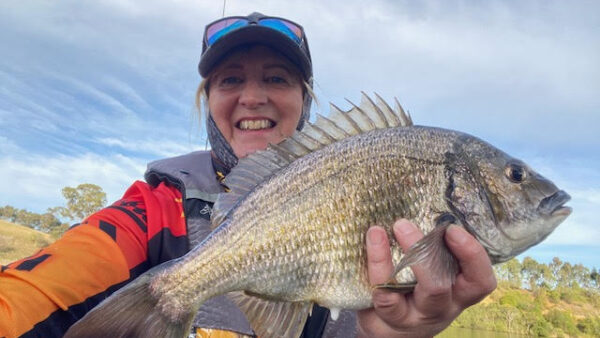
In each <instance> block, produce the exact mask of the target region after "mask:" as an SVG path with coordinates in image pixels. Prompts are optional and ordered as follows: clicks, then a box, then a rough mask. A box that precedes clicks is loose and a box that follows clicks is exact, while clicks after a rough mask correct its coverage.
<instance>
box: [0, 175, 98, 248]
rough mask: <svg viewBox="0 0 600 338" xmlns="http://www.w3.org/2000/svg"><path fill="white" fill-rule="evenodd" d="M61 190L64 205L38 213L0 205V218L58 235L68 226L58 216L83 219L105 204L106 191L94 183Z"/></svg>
mask: <svg viewBox="0 0 600 338" xmlns="http://www.w3.org/2000/svg"><path fill="white" fill-rule="evenodd" d="M61 192H62V195H63V196H64V198H65V200H66V205H65V206H59V207H53V208H48V210H47V211H46V212H45V213H43V214H38V213H35V212H31V211H27V210H25V209H19V208H15V207H13V206H10V205H6V206H3V207H0V219H4V220H7V221H9V222H12V223H17V224H21V225H24V226H27V227H30V228H32V229H35V230H38V231H42V232H45V233H50V234H52V235H54V236H58V235H60V234H62V233H63V232H64V231H65V230H66V229H67V228H68V223H65V222H62V221H61V220H60V219H59V217H63V218H66V219H69V220H83V219H84V218H85V217H86V216H88V215H90V214H92V213H94V212H96V211H98V210H100V209H101V208H102V207H104V206H105V205H106V193H105V192H104V191H103V190H102V188H101V187H99V186H97V185H95V184H89V183H83V184H80V185H78V186H77V187H75V188H73V187H64V188H63V189H62V190H61Z"/></svg>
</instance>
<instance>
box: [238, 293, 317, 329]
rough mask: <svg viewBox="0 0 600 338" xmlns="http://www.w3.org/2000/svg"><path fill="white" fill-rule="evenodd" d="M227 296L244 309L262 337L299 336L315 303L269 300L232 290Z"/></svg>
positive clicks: (253, 326)
mask: <svg viewBox="0 0 600 338" xmlns="http://www.w3.org/2000/svg"><path fill="white" fill-rule="evenodd" d="M227 297H228V298H229V299H231V300H232V301H233V302H234V303H235V304H236V305H237V306H238V307H239V308H240V310H242V312H243V313H244V314H245V315H246V318H247V319H248V322H249V323H250V326H251V327H252V329H253V330H254V332H255V333H256V334H257V335H258V336H259V337H261V338H268V337H289V338H296V337H299V336H300V334H301V333H302V329H303V328H304V324H305V323H306V319H307V317H308V316H309V314H310V312H311V310H312V305H313V304H312V303H311V302H284V301H276V300H268V299H264V298H259V297H257V296H252V295H249V294H247V293H244V292H231V293H228V294H227Z"/></svg>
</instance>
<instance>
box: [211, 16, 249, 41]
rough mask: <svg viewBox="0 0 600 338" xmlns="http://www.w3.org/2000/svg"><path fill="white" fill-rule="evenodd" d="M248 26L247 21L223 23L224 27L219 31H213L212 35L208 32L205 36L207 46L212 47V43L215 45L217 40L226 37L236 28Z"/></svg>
mask: <svg viewBox="0 0 600 338" xmlns="http://www.w3.org/2000/svg"><path fill="white" fill-rule="evenodd" d="M247 25H248V21H247V20H242V19H240V20H236V21H234V22H227V21H225V22H224V25H223V26H222V28H221V29H217V30H214V31H213V32H212V33H213V34H210V33H211V32H208V33H209V34H207V37H206V39H207V42H208V45H209V46H210V45H212V44H213V43H215V42H216V41H217V40H219V39H220V38H222V37H223V36H224V35H227V34H228V33H229V32H231V31H233V30H236V29H238V28H241V27H244V26H247Z"/></svg>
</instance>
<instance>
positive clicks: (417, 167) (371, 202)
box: [67, 94, 571, 337]
mask: <svg viewBox="0 0 600 338" xmlns="http://www.w3.org/2000/svg"><path fill="white" fill-rule="evenodd" d="M225 184H226V185H227V186H228V187H229V188H230V189H231V192H229V193H225V194H222V195H221V196H220V197H219V199H218V200H217V202H216V203H215V205H214V209H213V215H212V220H211V221H212V224H213V226H214V227H215V230H214V231H213V232H212V233H211V234H210V235H209V236H208V237H207V238H206V239H205V240H204V241H203V242H202V243H201V244H199V245H198V246H197V247H195V248H194V249H193V250H191V251H190V252H189V253H188V254H187V255H185V256H183V257H181V258H179V259H176V260H172V261H169V262H166V263H164V264H162V265H159V266H157V267H155V268H153V269H151V270H150V271H148V272H146V273H145V274H143V275H142V276H140V277H138V278H137V279H136V280H134V281H133V282H131V283H130V284H129V285H127V286H125V287H124V288H122V289H120V290H119V291H117V292H116V293H115V294H113V295H112V296H111V297H109V298H108V299H106V300H105V301H103V302H102V303H101V304H99V305H98V306H97V307H96V308H94V309H93V310H92V311H90V312H89V313H88V314H87V315H86V316H85V317H84V318H83V319H81V320H80V321H79V322H77V323H76V324H75V325H74V326H73V327H72V328H71V330H70V331H69V332H68V334H67V336H72V337H91V336H102V337H108V336H110V337H130V336H144V337H185V336H187V335H188V332H189V330H190V326H191V322H192V320H193V318H194V315H195V314H196V312H197V311H198V308H199V307H200V305H201V304H202V303H203V302H204V301H206V300H207V299H210V298H211V297H215V296H217V295H221V294H228V295H229V296H230V297H231V298H232V299H233V300H234V301H236V303H237V304H238V306H239V307H240V309H241V310H242V311H243V312H244V313H245V314H246V316H247V318H248V320H249V322H250V324H251V326H252V328H253V329H254V331H255V332H256V333H257V334H258V335H259V336H260V337H298V336H299V335H300V333H301V332H302V328H303V326H304V323H305V321H306V318H307V316H308V315H309V313H310V310H311V309H312V304H313V303H317V304H319V305H321V306H324V307H327V308H329V309H331V314H332V317H335V316H336V314H337V313H338V311H339V309H356V310H357V309H364V308H368V307H370V306H371V305H372V303H371V293H372V290H373V287H385V288H391V289H397V290H400V291H410V290H412V289H413V288H414V285H415V282H416V281H415V277H414V275H413V273H412V271H411V269H408V268H407V267H408V266H410V265H412V264H415V263H422V264H428V266H429V268H430V270H431V273H433V274H438V275H439V276H440V278H450V279H452V278H453V277H454V276H455V274H456V273H457V270H458V268H457V264H456V262H455V259H454V257H453V256H452V254H451V253H450V252H449V251H448V249H447V248H446V246H445V242H444V239H443V236H444V232H445V229H446V228H447V227H448V226H449V225H450V224H455V225H458V226H462V227H464V228H465V229H466V230H467V231H468V232H470V233H471V234H472V235H473V236H474V237H475V238H477V239H478V240H479V241H480V243H481V244H482V245H483V247H484V248H485V249H486V251H487V253H488V255H489V257H490V258H491V261H492V263H499V262H503V261H506V260H508V259H510V258H512V257H515V256H516V255H518V254H520V253H521V252H523V251H525V250H526V249H527V248H529V247H531V246H533V245H535V244H537V243H539V242H540V241H542V240H543V239H544V238H546V236H548V235H549V234H550V233H551V232H552V231H553V230H554V229H555V228H556V227H557V226H558V225H559V224H560V223H561V222H562V221H563V220H565V218H567V216H568V215H569V214H570V213H571V208H569V207H567V206H564V204H565V203H566V202H567V201H568V200H569V199H570V197H569V195H568V194H567V193H565V192H564V191H562V190H560V189H558V188H557V187H556V186H555V185H554V184H553V183H552V182H550V181H549V180H547V179H545V178H544V177H542V176H541V175H539V174H538V173H536V172H535V171H534V170H533V169H531V168H530V167H528V166H527V165H526V164H525V163H523V162H522V161H520V160H518V159H515V158H513V157H511V156H509V155H507V154H505V153H504V152H502V151H500V150H498V149H497V148H495V147H493V146H491V145H490V144H488V143H486V142H484V141H482V140H480V139H478V138H476V137H473V136H470V135H467V134H464V133H461V132H457V131H452V130H445V129H440V128H433V127H424V126H415V125H413V123H412V120H411V118H410V117H409V116H408V115H407V114H406V113H405V112H404V111H403V110H402V108H401V107H400V105H399V104H398V103H397V102H396V107H395V109H392V108H391V107H390V106H389V105H388V104H387V103H385V102H384V101H383V100H382V99H381V98H380V97H379V96H376V99H375V101H373V100H372V99H371V98H369V97H368V96H366V95H364V94H363V99H362V103H361V105H360V106H354V107H353V108H352V109H351V110H349V111H347V112H346V111H342V110H340V109H339V108H337V107H335V106H334V105H332V112H331V114H330V116H329V117H328V118H326V117H323V116H320V115H318V116H317V119H316V122H315V123H314V124H313V123H307V125H306V126H305V128H304V129H303V130H302V131H300V132H296V133H295V134H294V135H293V136H292V137H290V138H288V139H287V140H285V141H283V142H282V143H279V144H278V145H270V146H269V148H268V149H267V150H264V151H258V152H256V153H254V154H252V155H250V156H248V157H246V158H243V159H241V160H240V161H239V164H238V166H236V167H235V168H234V169H233V170H232V172H231V173H230V174H229V175H228V176H227V178H226V179H225ZM399 218H406V219H408V220H410V221H412V222H414V223H415V224H417V225H418V226H419V227H420V228H421V229H422V231H423V232H424V233H426V236H425V237H424V238H423V239H422V240H421V241H419V242H418V243H416V244H415V245H414V246H413V247H412V248H411V249H410V250H408V251H407V252H406V253H403V252H402V250H401V248H400V247H399V245H398V243H397V242H396V241H395V239H394V236H393V235H392V230H391V226H392V224H393V223H394V221H395V220H397V219H399ZM373 225H381V226H383V227H385V228H386V230H387V232H388V237H389V238H390V243H391V251H392V257H393V261H394V265H395V267H396V272H395V273H394V275H393V276H390V282H389V283H387V284H385V285H381V286H373V285H370V284H369V281H368V277H367V266H366V249H365V238H366V232H367V230H368V228H369V227H370V226H373ZM348 290H352V292H348Z"/></svg>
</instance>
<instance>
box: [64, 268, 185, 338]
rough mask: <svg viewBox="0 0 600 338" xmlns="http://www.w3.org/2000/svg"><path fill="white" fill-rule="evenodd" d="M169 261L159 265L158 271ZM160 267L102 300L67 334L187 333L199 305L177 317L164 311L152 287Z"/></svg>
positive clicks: (114, 335) (158, 335) (121, 335)
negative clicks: (151, 283)
mask: <svg viewBox="0 0 600 338" xmlns="http://www.w3.org/2000/svg"><path fill="white" fill-rule="evenodd" d="M165 264H168V263H165ZM165 264H162V265H160V266H157V267H156V268H159V269H158V271H160V270H163V269H164V268H165V267H164V266H163V265H165ZM156 268H154V269H152V270H150V271H149V272H150V273H145V274H143V275H141V276H140V277H138V278H137V279H135V280H134V281H133V282H131V283H129V284H128V285H127V286H125V287H123V288H121V289H120V290H118V291H117V292H115V293H114V294H113V295H112V296H111V297H109V298H107V299H105V300H104V301H102V302H101V303H100V304H98V305H97V306H96V307H95V308H93V309H92V310H91V311H90V312H88V313H87V314H86V315H85V316H84V317H83V318H81V319H80V320H79V321H78V322H77V323H75V324H74V325H73V326H71V328H70V329H69V331H67V333H66V334H65V337H187V336H188V334H189V332H190V329H191V325H192V321H193V319H194V316H195V314H196V310H197V309H190V311H189V313H186V314H185V315H182V316H180V318H179V319H176V320H173V319H172V318H171V317H170V316H168V315H166V314H165V313H163V312H161V307H160V306H158V300H159V299H158V298H157V297H156V296H154V295H153V294H152V293H151V288H150V282H151V281H152V277H153V276H154V275H155V274H156V272H157V270H155V269H156ZM153 272H154V273H153Z"/></svg>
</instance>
